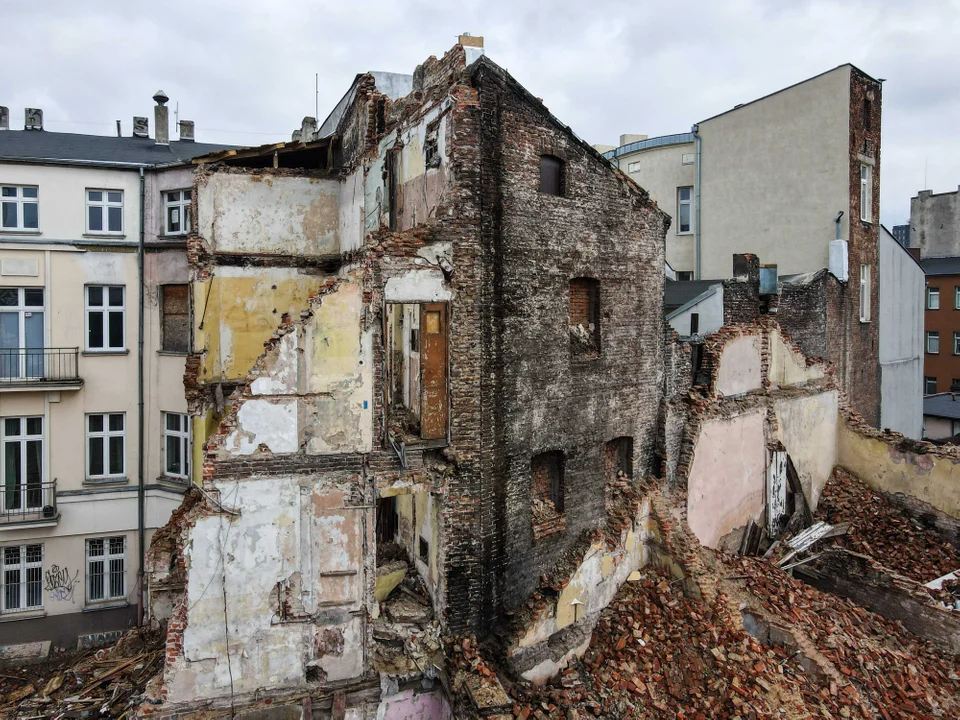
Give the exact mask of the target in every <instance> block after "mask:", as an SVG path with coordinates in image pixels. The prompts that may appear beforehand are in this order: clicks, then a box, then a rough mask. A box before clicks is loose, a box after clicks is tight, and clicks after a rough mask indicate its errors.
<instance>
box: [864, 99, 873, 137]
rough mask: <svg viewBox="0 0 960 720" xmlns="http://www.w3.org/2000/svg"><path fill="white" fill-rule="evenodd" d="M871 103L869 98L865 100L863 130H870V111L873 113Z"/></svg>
mask: <svg viewBox="0 0 960 720" xmlns="http://www.w3.org/2000/svg"><path fill="white" fill-rule="evenodd" d="M871 109H872V108H871V102H870V99H869V98H864V99H863V129H864V130H870V129H871V128H870V111H871Z"/></svg>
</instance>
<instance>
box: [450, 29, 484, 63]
mask: <svg viewBox="0 0 960 720" xmlns="http://www.w3.org/2000/svg"><path fill="white" fill-rule="evenodd" d="M457 44H458V45H460V47H462V48H463V54H464V56H465V57H466V59H467V65H472V64H473V63H474V61H476V60H477V59H478V58H479V57H480V56H481V55H483V53H484V50H483V36H482V35H477V36H474V35H471V34H470V33H468V32H465V33H463V34H462V35H460V37H458V38H457Z"/></svg>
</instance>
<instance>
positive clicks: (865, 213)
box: [860, 164, 873, 222]
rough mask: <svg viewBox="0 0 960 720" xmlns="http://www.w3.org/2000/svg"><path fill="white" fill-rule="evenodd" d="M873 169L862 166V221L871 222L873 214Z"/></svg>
mask: <svg viewBox="0 0 960 720" xmlns="http://www.w3.org/2000/svg"><path fill="white" fill-rule="evenodd" d="M872 206H873V168H872V167H870V166H869V165H866V164H863V165H861V166H860V219H861V220H863V221H864V222H870V218H871V213H872V212H873V208H872Z"/></svg>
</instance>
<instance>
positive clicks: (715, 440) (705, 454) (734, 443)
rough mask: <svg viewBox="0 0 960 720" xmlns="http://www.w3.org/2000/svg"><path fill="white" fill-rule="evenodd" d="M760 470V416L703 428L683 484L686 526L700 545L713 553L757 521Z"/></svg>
mask: <svg viewBox="0 0 960 720" xmlns="http://www.w3.org/2000/svg"><path fill="white" fill-rule="evenodd" d="M725 362H726V361H725ZM765 470H766V445H765V443H764V439H763V413H762V412H752V413H749V414H747V415H741V416H739V417H735V418H729V419H714V420H708V421H706V422H704V424H703V426H702V427H701V429H700V437H699V439H698V440H697V445H696V451H695V454H694V458H693V464H692V466H691V468H690V475H689V478H688V481H687V521H688V522H689V524H690V528H691V530H693V532H694V533H695V534H696V536H697V538H698V539H699V540H700V542H701V543H703V544H704V545H706V546H708V547H712V548H716V547H717V544H718V542H719V541H720V538H722V537H723V536H724V535H726V534H727V533H729V532H730V531H731V530H733V529H734V528H738V527H740V526H742V525H746V523H747V521H748V520H749V519H750V518H751V517H757V515H758V513H759V512H760V510H761V509H762V508H763V505H764V488H765V478H764V472H765Z"/></svg>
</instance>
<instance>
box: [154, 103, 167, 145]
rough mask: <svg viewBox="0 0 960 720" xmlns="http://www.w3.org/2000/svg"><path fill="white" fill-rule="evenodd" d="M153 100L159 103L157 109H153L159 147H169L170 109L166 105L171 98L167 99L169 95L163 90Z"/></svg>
mask: <svg viewBox="0 0 960 720" xmlns="http://www.w3.org/2000/svg"><path fill="white" fill-rule="evenodd" d="M153 99H154V100H156V101H157V105H156V107H154V108H153V121H154V124H156V126H157V129H156V130H155V131H154V132H155V133H156V135H157V145H169V144H170V108H168V107H167V106H166V105H165V104H164V103H166V102H167V100H169V99H170V98H168V97H167V94H166V93H165V92H164V91H163V90H157V92H156V94H154V96H153Z"/></svg>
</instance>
